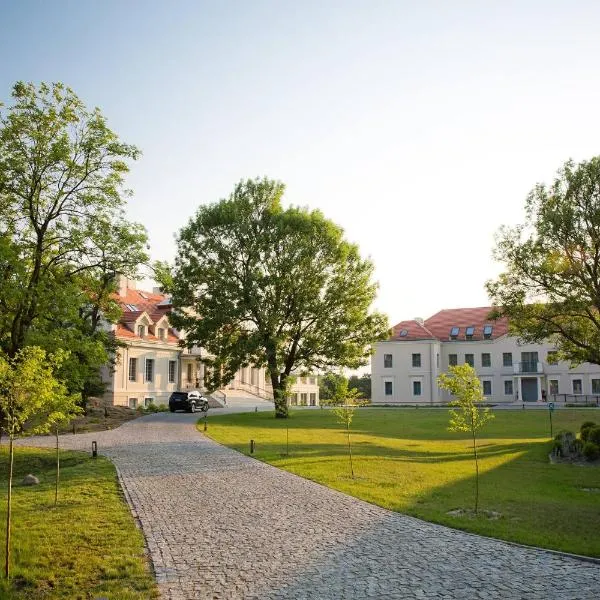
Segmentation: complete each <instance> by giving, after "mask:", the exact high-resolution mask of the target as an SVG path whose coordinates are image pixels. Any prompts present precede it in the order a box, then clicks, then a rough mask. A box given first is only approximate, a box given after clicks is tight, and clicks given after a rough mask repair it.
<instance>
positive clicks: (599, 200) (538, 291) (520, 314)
mask: <svg viewBox="0 0 600 600" xmlns="http://www.w3.org/2000/svg"><path fill="white" fill-rule="evenodd" d="M526 215H527V216H526V221H525V223H523V224H521V225H519V226H517V227H512V228H508V227H505V228H503V229H501V231H500V233H499V236H498V241H497V245H496V249H495V257H496V258H497V260H499V261H500V262H502V263H504V266H505V270H504V272H503V273H502V274H501V275H500V276H499V277H498V279H496V280H495V281H490V282H488V283H487V290H488V293H489V295H490V297H491V299H492V301H493V303H494V305H496V306H497V307H498V308H497V309H496V310H495V311H494V314H495V316H496V317H499V316H507V317H508V318H509V324H510V329H511V332H512V333H513V334H515V335H518V336H519V337H520V338H521V339H523V340H524V341H527V342H542V341H544V340H548V339H549V340H551V341H552V342H553V343H555V344H556V347H557V348H558V350H559V356H560V358H563V359H566V360H569V361H571V362H572V363H575V364H577V363H581V362H591V363H595V364H600V157H594V158H592V159H591V160H589V161H584V162H581V163H579V164H575V163H574V162H573V161H568V162H566V163H565V164H564V165H563V167H562V169H560V170H559V172H558V174H557V176H556V178H555V180H554V181H553V182H552V183H551V184H550V185H546V184H544V183H540V184H538V185H536V186H535V188H534V189H533V190H532V191H531V192H530V194H529V196H528V198H527V202H526Z"/></svg>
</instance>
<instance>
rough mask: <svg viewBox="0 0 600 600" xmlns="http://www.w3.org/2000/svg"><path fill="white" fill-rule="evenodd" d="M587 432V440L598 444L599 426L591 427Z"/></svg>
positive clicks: (599, 441)
mask: <svg viewBox="0 0 600 600" xmlns="http://www.w3.org/2000/svg"><path fill="white" fill-rule="evenodd" d="M587 432H588V435H587V441H588V442H592V444H596V446H600V427H591V428H590V429H588V430H587Z"/></svg>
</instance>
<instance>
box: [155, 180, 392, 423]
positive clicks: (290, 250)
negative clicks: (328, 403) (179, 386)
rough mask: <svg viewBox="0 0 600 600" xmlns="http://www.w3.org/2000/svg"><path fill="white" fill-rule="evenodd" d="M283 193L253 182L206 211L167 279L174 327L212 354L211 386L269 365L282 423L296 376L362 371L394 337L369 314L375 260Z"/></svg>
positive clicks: (182, 239) (187, 234) (183, 239)
mask: <svg viewBox="0 0 600 600" xmlns="http://www.w3.org/2000/svg"><path fill="white" fill-rule="evenodd" d="M283 192H284V186H283V184H281V183H279V182H277V181H272V180H269V179H256V180H247V181H242V182H240V183H239V184H238V185H237V186H236V187H235V190H234V192H233V194H232V195H231V196H230V197H229V198H228V199H226V200H221V201H220V202H218V203H216V204H211V205H208V206H202V207H200V208H199V209H198V212H197V213H196V215H195V217H194V218H193V219H191V220H190V222H189V223H188V225H187V226H185V227H184V228H183V229H182V230H181V232H180V235H179V238H178V254H177V258H176V263H175V269H174V271H173V273H172V277H166V278H163V282H164V283H166V287H167V289H170V291H171V292H172V295H173V304H174V306H175V307H176V308H177V312H176V314H175V315H174V316H173V322H174V323H175V325H176V326H177V327H179V328H180V329H183V330H185V332H186V335H187V343H188V345H193V344H195V345H199V346H202V347H204V348H205V349H206V350H207V351H208V353H209V354H210V357H208V356H207V357H206V358H205V362H207V363H208V364H209V366H210V367H212V368H211V369H210V379H209V383H210V385H211V386H212V387H213V388H216V387H219V386H221V385H223V384H225V383H227V382H228V381H229V380H231V378H232V377H233V375H234V374H235V372H236V371H237V369H238V368H239V367H240V366H243V365H247V364H250V363H252V364H256V365H261V366H262V365H266V366H267V368H268V372H269V375H270V378H271V384H272V386H273V390H274V394H275V400H276V408H277V409H278V414H279V415H280V416H285V411H286V409H285V399H284V397H283V393H282V390H283V386H284V384H285V380H286V379H287V378H288V377H289V376H290V374H291V373H292V372H293V371H296V372H301V371H313V370H315V369H317V370H326V369H328V368H331V367H333V366H347V367H351V368H357V367H359V366H361V365H363V364H365V363H366V361H367V359H368V357H369V355H370V351H371V344H372V343H373V342H374V341H376V340H378V339H382V338H383V337H385V336H386V335H387V320H386V318H385V317H384V316H383V315H381V314H379V313H377V312H371V310H370V308H371V304H372V302H373V300H374V298H375V293H376V289H377V286H376V284H374V283H373V282H372V281H371V277H372V274H373V265H372V264H371V262H370V261H368V260H363V259H362V258H361V257H360V254H359V251H358V248H357V247H356V246H355V245H354V244H350V243H349V242H347V241H346V240H345V239H344V237H343V231H342V229H341V228H340V227H338V226H337V225H335V224H334V223H332V222H331V221H329V220H328V219H326V218H325V217H324V216H323V215H322V213H321V212H319V211H309V210H308V209H306V208H299V207H290V208H283V206H282V203H281V199H282V196H283ZM169 279H170V281H169Z"/></svg>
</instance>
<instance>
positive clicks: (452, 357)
mask: <svg viewBox="0 0 600 600" xmlns="http://www.w3.org/2000/svg"><path fill="white" fill-rule="evenodd" d="M457 364H458V354H448V365H449V366H451V367H455V366H456V365H457Z"/></svg>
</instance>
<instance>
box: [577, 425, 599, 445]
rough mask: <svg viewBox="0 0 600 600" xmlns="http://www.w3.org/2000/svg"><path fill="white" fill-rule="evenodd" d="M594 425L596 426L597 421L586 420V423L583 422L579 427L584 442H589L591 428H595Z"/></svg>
mask: <svg viewBox="0 0 600 600" xmlns="http://www.w3.org/2000/svg"><path fill="white" fill-rule="evenodd" d="M594 427H596V423H594V422H593V421H585V423H582V425H581V427H580V428H579V435H580V437H581V439H582V440H583V441H584V442H587V440H588V436H589V433H590V429H593V428H594Z"/></svg>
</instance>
